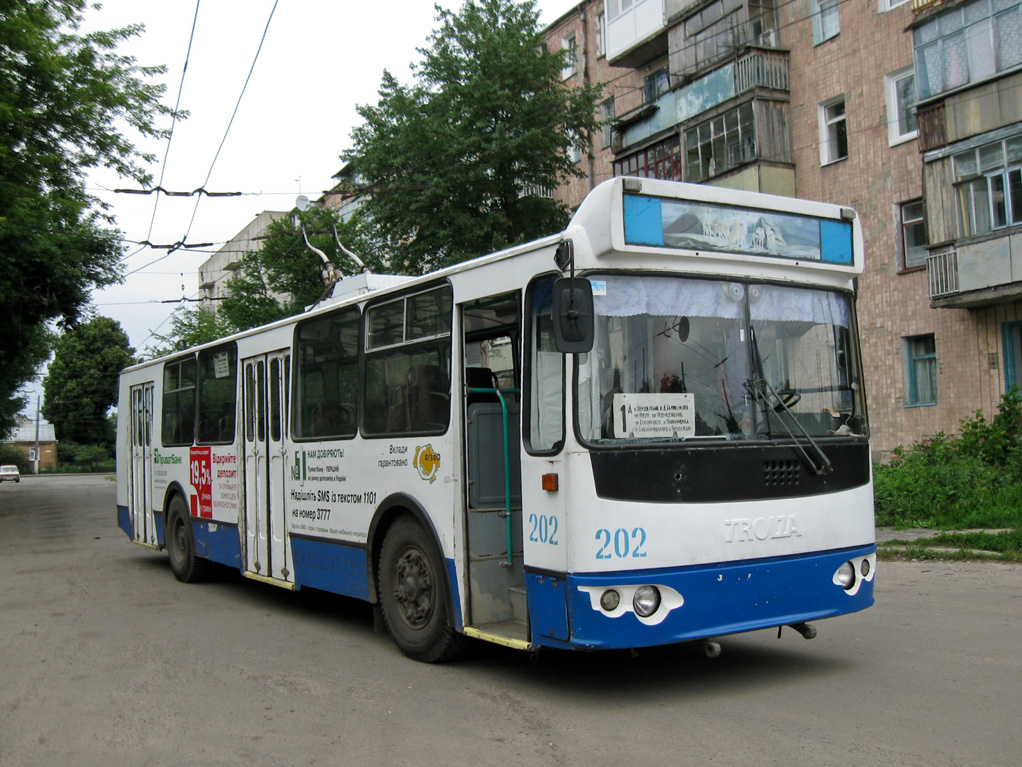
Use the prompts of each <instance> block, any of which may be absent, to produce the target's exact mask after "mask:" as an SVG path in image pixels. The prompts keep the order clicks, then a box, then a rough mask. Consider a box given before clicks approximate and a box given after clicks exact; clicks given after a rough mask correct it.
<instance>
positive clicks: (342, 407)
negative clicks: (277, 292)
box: [293, 307, 359, 439]
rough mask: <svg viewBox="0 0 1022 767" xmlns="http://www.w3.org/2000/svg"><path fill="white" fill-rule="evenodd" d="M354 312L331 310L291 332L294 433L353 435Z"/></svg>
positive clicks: (355, 375) (355, 398) (356, 319)
mask: <svg viewBox="0 0 1022 767" xmlns="http://www.w3.org/2000/svg"><path fill="white" fill-rule="evenodd" d="M358 324H359V312H358V308H357V307H349V308H346V309H341V310H339V311H336V312H331V313H330V314H328V315H326V316H325V317H320V318H317V319H315V320H312V321H309V322H303V323H301V324H300V325H299V326H298V329H297V330H296V331H295V346H296V354H297V358H298V364H297V366H296V370H295V377H296V387H295V388H296V394H295V397H294V408H295V410H294V416H293V419H294V421H293V423H294V436H295V437H296V438H298V439H312V438H320V439H322V438H325V437H353V436H354V435H355V431H356V418H355V412H356V411H355V408H356V405H357V403H358V346H359V327H358Z"/></svg>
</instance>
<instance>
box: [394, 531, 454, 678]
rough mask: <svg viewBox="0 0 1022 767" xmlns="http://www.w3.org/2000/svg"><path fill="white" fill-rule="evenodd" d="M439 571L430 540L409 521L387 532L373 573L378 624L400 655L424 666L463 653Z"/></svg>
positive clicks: (439, 562)
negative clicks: (379, 609)
mask: <svg viewBox="0 0 1022 767" xmlns="http://www.w3.org/2000/svg"><path fill="white" fill-rule="evenodd" d="M444 566H445V563H444V560H443V557H441V555H440V552H439V550H438V548H437V545H436V543H435V542H434V540H433V537H432V536H431V535H429V534H428V533H427V532H426V531H425V530H424V529H423V528H422V525H420V524H419V523H418V522H417V521H415V519H413V518H412V517H410V516H407V515H405V516H401V517H399V518H398V519H397V521H395V522H394V524H393V525H391V527H390V529H389V530H387V534H386V536H385V537H384V539H383V547H382V548H381V550H380V561H379V564H378V568H379V569H378V571H377V579H378V580H377V582H378V584H379V589H380V606H381V607H382V612H383V620H384V623H386V625H387V631H388V632H390V636H391V637H392V638H393V639H394V643H395V644H397V646H398V648H400V650H401V652H403V653H404V654H405V655H407V656H408V657H409V658H412V659H414V660H418V661H423V662H425V663H442V662H445V661H451V660H455V659H456V658H459V657H461V656H462V655H463V654H464V653H465V651H466V650H467V649H468V638H467V637H465V636H463V635H462V634H459V633H458V632H457V631H455V630H454V620H453V611H452V609H451V597H450V592H449V590H448V588H447V577H446V574H445V569H444Z"/></svg>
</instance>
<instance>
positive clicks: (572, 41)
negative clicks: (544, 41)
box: [561, 32, 578, 80]
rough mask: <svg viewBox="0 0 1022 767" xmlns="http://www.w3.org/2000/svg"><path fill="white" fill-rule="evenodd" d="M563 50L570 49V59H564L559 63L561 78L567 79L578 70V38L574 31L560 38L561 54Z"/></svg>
mask: <svg viewBox="0 0 1022 767" xmlns="http://www.w3.org/2000/svg"><path fill="white" fill-rule="evenodd" d="M564 51H571V52H572V54H571V59H570V61H565V62H564V63H563V64H562V65H561V79H562V80H567V79H568V78H569V77H571V76H572V75H574V74H576V73H577V72H578V38H577V37H576V36H575V33H574V32H571V33H570V34H568V35H567V36H565V37H562V38H561V54H562V55H563V54H564Z"/></svg>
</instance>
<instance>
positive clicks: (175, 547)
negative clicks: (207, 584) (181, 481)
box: [164, 495, 212, 583]
mask: <svg viewBox="0 0 1022 767" xmlns="http://www.w3.org/2000/svg"><path fill="white" fill-rule="evenodd" d="M164 539H165V540H166V542H167V553H168V554H170V569H171V570H173V571H174V577H175V578H177V579H178V580H179V581H181V582H182V583H198V582H199V581H203V580H205V579H206V578H207V577H209V572H210V570H211V569H212V563H211V562H210V561H209V560H206V559H201V558H199V557H198V556H196V554H195V536H194V535H192V521H191V518H190V517H189V515H188V506H187V505H185V500H184V498H182V497H181V496H180V495H174V496H173V497H172V498H171V499H170V507H169V510H168V512H167V530H166V533H165V535H164Z"/></svg>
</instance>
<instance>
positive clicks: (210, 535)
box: [192, 517, 241, 569]
mask: <svg viewBox="0 0 1022 767" xmlns="http://www.w3.org/2000/svg"><path fill="white" fill-rule="evenodd" d="M192 535H193V536H194V537H195V553H196V554H198V555H199V556H200V557H205V558H206V559H209V560H212V561H213V562H219V563H220V564H222V565H227V566H228V567H237V568H238V569H241V536H240V533H239V532H238V526H237V525H225V524H224V523H223V522H214V521H211V520H208V519H198V518H196V517H192Z"/></svg>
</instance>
